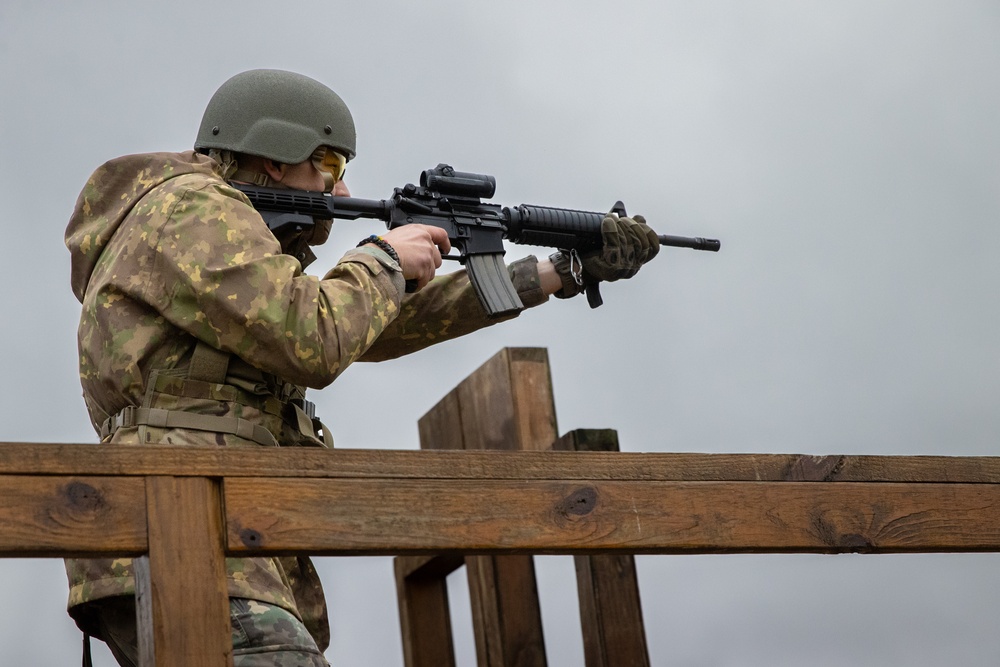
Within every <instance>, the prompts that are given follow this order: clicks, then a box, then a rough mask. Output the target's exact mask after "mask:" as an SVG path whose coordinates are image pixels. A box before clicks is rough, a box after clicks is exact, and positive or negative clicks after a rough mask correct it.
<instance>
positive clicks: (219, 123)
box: [194, 69, 357, 164]
mask: <svg viewBox="0 0 1000 667" xmlns="http://www.w3.org/2000/svg"><path fill="white" fill-rule="evenodd" d="M356 139H357V136H356V133H355V129H354V118H352V117H351V112H350V110H349V109H348V108H347V105H346V104H344V101H343V100H342V99H341V98H340V96H339V95H337V93H335V92H333V91H332V90H330V89H329V88H327V87H326V86H325V85H323V84H322V83H320V82H319V81H316V80H315V79H311V78H309V77H307V76H304V75H302V74H296V73H294V72H286V71H282V70H273V69H256V70H250V71H247V72H242V73H240V74H237V75H236V76H234V77H232V78H231V79H229V80H228V81H226V82H225V83H223V84H222V86H220V87H219V89H218V90H217V91H216V92H215V95H213V96H212V99H211V100H209V102H208V106H207V107H206V109H205V115H204V116H203V117H202V120H201V127H200V128H199V129H198V137H197V139H196V140H195V144H194V148H195V150H197V151H200V152H203V153H207V152H208V151H209V150H210V149H213V148H214V149H220V150H229V151H233V152H236V153H245V154H248V155H259V156H260V157H264V158H268V159H271V160H276V161H278V162H282V163H285V164H298V163H299V162H303V161H305V160H307V159H309V157H310V156H311V155H312V154H313V152H314V151H315V150H316V149H317V148H319V147H320V146H330V147H331V148H333V149H335V150H336V151H338V152H340V153H342V154H343V155H344V156H345V157H346V158H347V159H348V160H350V159H352V158H353V157H354V155H355V142H356Z"/></svg>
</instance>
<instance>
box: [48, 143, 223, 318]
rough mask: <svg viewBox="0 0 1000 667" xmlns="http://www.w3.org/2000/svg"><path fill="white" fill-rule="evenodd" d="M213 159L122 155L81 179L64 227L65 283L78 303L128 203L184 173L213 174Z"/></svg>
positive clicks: (182, 155) (192, 154) (131, 204)
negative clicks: (67, 280)
mask: <svg viewBox="0 0 1000 667" xmlns="http://www.w3.org/2000/svg"><path fill="white" fill-rule="evenodd" d="M217 167H218V164H217V163H216V162H215V161H214V160H212V159H211V158H209V157H208V156H206V155H200V154H198V153H195V152H194V151H187V152H184V153H147V154H144V155H126V156H125V157H120V158H116V159H114V160H111V161H110V162H106V163H104V164H103V165H101V166H100V167H99V168H98V169H97V170H96V171H95V172H94V173H93V175H92V176H91V177H90V179H89V180H88V181H87V184H86V185H85V186H84V188H83V191H82V192H81V193H80V197H79V198H78V199H77V200H76V207H75V208H74V209H73V215H72V217H70V219H69V225H68V226H67V227H66V247H67V248H69V252H70V255H71V257H72V267H71V271H70V282H71V284H72V286H73V294H75V295H76V298H77V299H78V300H79V301H80V302H81V303H82V302H83V295H84V293H85V292H86V290H87V283H88V282H89V281H90V275H91V273H92V272H93V271H94V267H95V266H96V264H97V260H98V258H100V256H101V253H102V252H103V251H104V248H105V247H106V246H107V244H108V241H109V240H110V239H111V237H112V236H114V233H115V231H116V230H117V229H118V227H119V226H121V224H122V221H123V220H125V218H126V217H127V216H128V214H129V213H130V212H131V211H132V208H133V207H134V206H135V205H136V203H138V201H139V200H140V199H142V198H143V197H144V196H145V195H146V194H147V193H148V192H149V191H150V190H152V189H153V188H155V187H157V186H158V185H161V184H162V183H164V182H165V181H167V180H169V179H171V178H177V177H178V176H182V175H184V174H191V173H202V174H206V175H216V176H217V175H218V173H217V172H216V168H217Z"/></svg>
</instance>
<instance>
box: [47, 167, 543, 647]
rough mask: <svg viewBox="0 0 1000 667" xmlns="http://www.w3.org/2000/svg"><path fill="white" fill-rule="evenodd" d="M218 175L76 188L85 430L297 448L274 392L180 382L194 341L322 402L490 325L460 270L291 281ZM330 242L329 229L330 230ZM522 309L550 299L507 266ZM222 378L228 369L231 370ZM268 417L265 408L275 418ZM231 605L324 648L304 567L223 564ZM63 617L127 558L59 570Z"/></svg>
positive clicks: (257, 221)
mask: <svg viewBox="0 0 1000 667" xmlns="http://www.w3.org/2000/svg"><path fill="white" fill-rule="evenodd" d="M220 169H221V167H220V165H219V164H218V163H216V162H215V161H213V160H211V159H210V158H208V157H206V156H203V155H198V154H195V153H193V152H187V153H155V154H147V155H134V156H126V157H123V158H118V159H116V160H112V161H110V162H108V163H106V164H105V165H103V166H102V167H100V168H99V169H97V170H96V171H95V172H94V174H93V175H92V176H91V178H90V180H88V182H87V184H86V186H85V187H84V189H83V191H82V192H81V194H80V197H79V199H78V201H77V204H76V208H75V211H74V213H73V216H72V218H71V219H70V223H69V226H68V228H67V230H66V245H67V247H68V248H69V250H70V253H71V256H72V270H71V281H72V287H73V292H74V294H75V295H76V296H77V298H78V299H79V300H80V301H81V303H82V304H83V309H82V314H81V317H80V324H79V332H78V342H79V355H80V380H81V383H82V385H83V393H84V399H85V401H86V404H87V408H88V411H89V413H90V418H91V420H92V422H93V424H94V427H95V429H97V431H98V432H99V433H100V429H101V425H102V423H103V422H104V421H105V420H106V419H107V418H108V417H109V416H111V415H114V414H116V413H117V412H119V411H120V410H122V409H123V408H125V407H127V406H142V407H151V408H163V409H168V410H182V411H186V412H194V413H202V414H208V415H214V416H224V417H239V418H241V419H245V420H249V421H252V422H254V423H257V424H260V425H262V426H263V427H264V428H267V429H268V430H269V431H271V432H272V434H274V436H275V438H276V439H277V441H278V444H279V445H283V446H287V445H294V444H296V442H295V441H294V440H293V439H291V436H290V435H289V431H288V429H287V427H286V426H287V424H286V422H287V420H286V419H284V415H282V414H281V410H280V406H281V401H282V400H285V399H286V398H287V396H275V395H270V394H269V393H268V392H276V391H278V388H277V387H274V386H268V385H267V384H266V383H265V384H263V385H260V384H256V385H255V384H253V383H247V382H243V383H240V382H239V381H237V380H232V381H230V380H229V379H227V381H226V382H227V383H226V384H212V383H206V382H197V381H195V380H191V379H187V378H186V367H187V364H188V363H189V361H190V358H191V355H192V351H193V349H194V348H195V346H196V344H197V343H198V341H201V342H203V343H205V344H207V345H209V346H211V347H213V348H216V349H219V350H222V351H224V352H227V353H230V354H231V355H233V357H232V358H233V359H238V361H239V362H240V363H241V364H244V365H246V366H248V367H250V368H253V369H258V370H259V371H261V372H263V373H265V374H267V375H268V376H269V377H276V378H280V379H281V380H282V381H284V382H287V383H291V384H292V385H295V386H297V387H298V389H297V391H299V393H301V390H302V388H304V387H313V388H320V387H324V386H326V385H328V384H330V383H331V382H333V380H335V379H336V378H337V377H338V376H339V374H340V373H342V372H343V370H344V369H345V368H346V367H347V366H348V365H350V364H351V363H353V362H354V361H359V360H360V361H378V360H382V359H390V358H394V357H398V356H401V355H404V354H409V353H411V352H415V351H417V350H420V349H423V348H425V347H428V346H429V345H432V344H435V343H439V342H442V341H445V340H449V339H452V338H455V337H457V336H461V335H464V334H466V333H469V332H472V331H475V330H477V329H480V328H483V327H485V326H488V325H490V324H494V323H495V322H496V321H498V320H488V319H486V317H485V315H484V313H483V312H482V309H481V307H480V306H479V302H478V300H477V298H476V296H475V294H474V292H473V291H472V288H471V285H470V283H469V279H468V277H467V276H466V275H465V272H464V271H458V272H456V273H452V274H449V275H443V276H438V277H436V278H435V279H434V280H432V281H431V283H430V284H429V285H428V286H427V287H425V288H424V289H423V290H421V291H420V292H419V293H417V294H412V295H409V294H404V293H403V289H402V284H403V281H402V277H401V275H400V273H399V272H398V271H397V270H393V269H394V268H398V267H395V265H394V263H393V262H392V260H391V259H389V257H388V256H387V255H384V253H382V252H381V251H377V252H373V251H372V249H371V248H367V249H358V250H353V251H350V252H348V253H347V254H346V255H345V256H344V257H343V258H342V259H341V260H340V262H338V263H337V264H336V266H334V267H333V268H332V269H330V271H329V272H327V273H326V275H325V276H323V277H322V278H319V277H316V276H311V275H307V274H304V273H303V272H302V268H301V265H300V264H299V262H298V260H296V259H295V258H293V257H291V256H289V255H283V254H281V249H280V245H279V243H278V241H277V240H276V239H275V238H274V236H273V235H272V234H271V232H270V231H269V230H268V229H267V226H266V225H265V223H264V221H263V220H262V219H261V218H260V216H259V215H258V214H257V212H256V211H255V210H254V209H253V208H252V207H251V206H250V204H249V201H248V200H247V199H246V197H245V196H244V195H243V194H242V193H241V192H239V191H238V190H236V189H234V188H232V187H231V186H229V185H228V184H227V183H226V182H225V181H224V180H222V178H221V177H220ZM334 229H335V230H336V228H334ZM509 270H510V273H511V277H512V280H513V281H514V285H515V287H516V288H517V290H518V292H519V294H520V296H521V298H522V301H523V302H524V303H525V305H526V306H529V307H530V306H535V305H538V304H540V303H542V302H544V301H545V300H546V299H547V297H546V296H545V295H544V294H543V293H542V290H541V288H540V285H539V280H538V272H537V268H536V262H535V259H534V258H533V257H529V258H526V259H523V260H520V261H518V262H515V263H513V264H511V266H510V267H509ZM230 366H231V367H232V364H230ZM275 405H277V406H278V408H275ZM107 440H108V441H110V442H114V443H116V444H135V445H139V444H143V443H149V442H156V443H172V444H176V445H212V444H215V445H220V446H236V447H239V446H257V445H256V444H255V443H253V442H250V441H247V440H244V439H242V438H240V437H238V436H236V435H230V434H223V433H215V432H205V431H195V430H190V429H157V428H153V427H150V426H138V427H132V428H121V429H119V430H118V431H117V432H115V433H114V434H113V435H112V436H110V437H109V438H108V439H107ZM227 567H228V578H229V594H230V596H232V597H238V598H246V599H251V600H256V601H259V602H263V603H267V604H272V605H276V606H278V607H281V608H283V609H286V610H288V611H289V612H291V613H292V614H293V615H295V616H296V617H298V618H300V619H302V620H303V621H304V622H305V624H306V626H307V627H308V628H309V630H310V632H312V633H313V636H314V637H315V638H316V641H317V643H318V644H319V646H320V648H321V649H325V647H326V645H327V643H328V638H329V634H328V630H327V628H326V608H325V602H324V600H323V592H322V587H321V585H320V582H319V578H318V577H317V576H316V573H315V570H314V569H313V567H312V564H311V563H310V562H309V561H308V559H304V558H303V559H295V558H290V559H288V558H285V559H276V558H247V559H227ZM66 569H67V575H68V578H69V583H70V596H69V607H70V612H71V614H73V608H75V607H77V606H78V605H81V604H83V603H85V602H88V601H91V600H98V599H102V598H106V597H109V596H121V595H133V594H134V591H135V584H134V579H133V577H132V570H131V562H130V560H129V559H124V558H122V559H100V560H68V561H67V568H66Z"/></svg>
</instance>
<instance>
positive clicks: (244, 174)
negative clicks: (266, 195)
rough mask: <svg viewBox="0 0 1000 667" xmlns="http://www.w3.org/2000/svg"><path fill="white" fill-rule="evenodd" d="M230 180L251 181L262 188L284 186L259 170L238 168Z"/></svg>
mask: <svg viewBox="0 0 1000 667" xmlns="http://www.w3.org/2000/svg"><path fill="white" fill-rule="evenodd" d="M228 180H230V181H240V182H241V183H251V184H253V185H256V186H258V187H262V188H274V187H282V186H281V185H279V184H278V182H277V181H275V180H274V179H273V178H271V177H270V176H268V175H267V174H262V173H261V172H259V171H251V170H249V169H237V170H236V171H235V172H233V175H232V176H230V177H229V179H228Z"/></svg>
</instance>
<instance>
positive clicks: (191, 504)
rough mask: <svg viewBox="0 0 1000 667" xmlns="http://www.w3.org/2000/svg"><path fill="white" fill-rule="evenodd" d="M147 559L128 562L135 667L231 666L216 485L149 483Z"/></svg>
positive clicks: (204, 481)
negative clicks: (133, 602)
mask: <svg viewBox="0 0 1000 667" xmlns="http://www.w3.org/2000/svg"><path fill="white" fill-rule="evenodd" d="M146 490H147V500H146V506H147V512H148V514H149V556H148V557H143V558H139V559H136V567H135V571H136V573H135V576H136V606H137V617H138V620H139V625H138V630H139V655H140V666H141V667H215V666H218V665H230V666H231V665H232V664H233V646H232V635H231V627H230V621H229V597H228V592H227V585H226V566H225V558H224V556H223V532H222V525H223V524H222V508H221V505H220V492H219V483H218V482H217V481H215V480H211V479H207V478H178V477H149V478H147V479H146Z"/></svg>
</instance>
